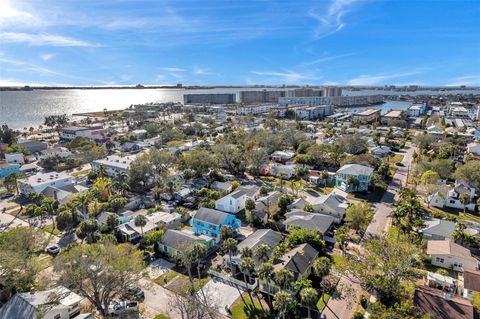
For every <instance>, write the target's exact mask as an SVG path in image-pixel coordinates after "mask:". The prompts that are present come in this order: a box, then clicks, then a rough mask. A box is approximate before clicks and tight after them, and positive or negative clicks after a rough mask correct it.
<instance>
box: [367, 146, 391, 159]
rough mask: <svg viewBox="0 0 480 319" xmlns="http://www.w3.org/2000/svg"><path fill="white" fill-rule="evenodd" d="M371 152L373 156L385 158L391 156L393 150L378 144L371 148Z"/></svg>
mask: <svg viewBox="0 0 480 319" xmlns="http://www.w3.org/2000/svg"><path fill="white" fill-rule="evenodd" d="M370 153H372V155H373V156H376V157H379V158H385V157H388V156H390V154H391V150H390V147H388V146H376V147H374V148H372V149H371V150H370Z"/></svg>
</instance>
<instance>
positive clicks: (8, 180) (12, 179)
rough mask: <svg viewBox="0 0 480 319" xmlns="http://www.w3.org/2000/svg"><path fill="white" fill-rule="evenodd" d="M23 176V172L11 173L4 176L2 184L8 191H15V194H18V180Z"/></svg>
mask: <svg viewBox="0 0 480 319" xmlns="http://www.w3.org/2000/svg"><path fill="white" fill-rule="evenodd" d="M23 178H25V174H23V173H12V174H10V175H8V176H7V177H5V179H4V180H3V185H4V186H5V188H6V189H7V190H8V191H9V192H15V194H18V193H19V192H18V180H19V179H23Z"/></svg>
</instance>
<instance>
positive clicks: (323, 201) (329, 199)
mask: <svg viewBox="0 0 480 319" xmlns="http://www.w3.org/2000/svg"><path fill="white" fill-rule="evenodd" d="M311 204H312V205H323V206H326V207H329V208H331V209H332V210H335V211H340V212H345V210H346V209H347V207H348V204H347V201H346V199H345V198H344V197H342V196H340V195H338V194H336V193H335V192H331V193H330V194H328V195H322V196H320V197H316V198H315V199H314V201H313V202H312V203H311Z"/></svg>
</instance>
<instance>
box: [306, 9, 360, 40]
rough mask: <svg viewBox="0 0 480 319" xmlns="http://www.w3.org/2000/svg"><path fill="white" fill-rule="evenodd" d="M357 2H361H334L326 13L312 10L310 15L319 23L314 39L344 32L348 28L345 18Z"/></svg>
mask: <svg viewBox="0 0 480 319" xmlns="http://www.w3.org/2000/svg"><path fill="white" fill-rule="evenodd" d="M357 2H359V0H332V2H331V3H330V5H329V6H328V8H327V10H326V13H323V12H322V13H318V11H319V10H318V9H315V8H314V9H311V10H310V11H309V12H308V15H309V16H310V17H312V18H313V19H315V20H316V21H317V23H318V25H317V26H316V27H315V29H314V37H315V38H316V39H320V38H323V37H326V36H328V35H330V34H333V33H336V32H338V31H340V30H342V29H343V28H344V27H345V26H346V23H345V22H344V21H343V19H342V18H343V16H344V15H345V14H346V13H347V12H348V11H349V10H350V9H351V7H352V6H353V5H354V4H356V3H357Z"/></svg>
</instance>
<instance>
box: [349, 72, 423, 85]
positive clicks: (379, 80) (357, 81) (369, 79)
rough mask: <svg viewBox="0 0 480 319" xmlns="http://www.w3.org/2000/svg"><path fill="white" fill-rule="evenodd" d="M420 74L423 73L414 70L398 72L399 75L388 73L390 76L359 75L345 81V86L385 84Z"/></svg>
mask: <svg viewBox="0 0 480 319" xmlns="http://www.w3.org/2000/svg"><path fill="white" fill-rule="evenodd" d="M421 73H423V71H421V70H415V71H411V72H399V73H390V74H376V75H360V76H359V77H356V78H353V79H351V80H349V81H347V84H348V85H376V84H385V82H386V81H388V80H393V79H397V78H403V77H408V76H412V75H417V74H421Z"/></svg>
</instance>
